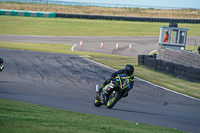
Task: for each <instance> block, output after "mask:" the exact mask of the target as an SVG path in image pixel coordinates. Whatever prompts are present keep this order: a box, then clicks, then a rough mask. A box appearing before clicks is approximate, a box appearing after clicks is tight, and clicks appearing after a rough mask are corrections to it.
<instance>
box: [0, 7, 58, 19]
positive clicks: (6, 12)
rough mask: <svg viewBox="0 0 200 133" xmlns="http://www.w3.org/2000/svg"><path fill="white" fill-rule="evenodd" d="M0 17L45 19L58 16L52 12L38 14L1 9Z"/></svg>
mask: <svg viewBox="0 0 200 133" xmlns="http://www.w3.org/2000/svg"><path fill="white" fill-rule="evenodd" d="M0 15H8V16H26V17H45V18H55V16H56V14H55V13H52V12H36V11H22V10H6V9H0Z"/></svg>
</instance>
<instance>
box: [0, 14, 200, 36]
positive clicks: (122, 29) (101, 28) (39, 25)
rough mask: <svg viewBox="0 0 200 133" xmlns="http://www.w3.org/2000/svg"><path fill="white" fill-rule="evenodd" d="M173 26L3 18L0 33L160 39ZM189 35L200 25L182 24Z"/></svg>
mask: <svg viewBox="0 0 200 133" xmlns="http://www.w3.org/2000/svg"><path fill="white" fill-rule="evenodd" d="M168 25H169V23H151V22H130V21H109V20H87V19H63V18H35V17H19V16H1V15H0V34H7V35H44V36H159V32H160V26H168ZM179 27H182V28H188V29H190V30H189V31H188V36H200V24H182V23H180V24H179Z"/></svg>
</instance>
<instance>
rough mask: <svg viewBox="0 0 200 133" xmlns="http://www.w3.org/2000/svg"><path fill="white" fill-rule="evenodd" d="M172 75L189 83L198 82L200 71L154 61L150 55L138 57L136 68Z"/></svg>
mask: <svg viewBox="0 0 200 133" xmlns="http://www.w3.org/2000/svg"><path fill="white" fill-rule="evenodd" d="M141 65H144V66H145V68H148V69H152V70H155V71H158V72H161V73H164V74H168V75H172V76H173V77H177V78H180V79H184V80H187V81H190V82H200V69H198V68H194V67H188V66H184V65H180V64H176V63H172V62H166V61H163V60H158V59H156V56H152V55H138V66H141Z"/></svg>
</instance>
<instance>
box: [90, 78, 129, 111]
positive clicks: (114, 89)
mask: <svg viewBox="0 0 200 133" xmlns="http://www.w3.org/2000/svg"><path fill="white" fill-rule="evenodd" d="M106 87H107V88H108V89H107V90H109V93H108V92H105V88H106ZM127 88H130V85H129V79H128V76H127V75H126V74H119V75H117V77H116V78H115V80H114V81H111V82H110V83H109V84H108V85H106V86H105V87H104V88H103V89H102V91H101V92H99V85H96V93H97V95H96V98H95V99H94V106H96V107H100V106H101V105H105V106H107V108H108V109H111V108H112V107H113V106H114V105H115V104H116V103H117V102H118V101H119V100H120V99H121V98H122V97H123V96H124V94H127V93H126V92H127V91H126V90H127Z"/></svg>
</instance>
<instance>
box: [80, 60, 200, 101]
mask: <svg viewBox="0 0 200 133" xmlns="http://www.w3.org/2000/svg"><path fill="white" fill-rule="evenodd" d="M79 57H82V56H79ZM82 58H84V59H86V60H88V61H90V62H93V63H96V64H98V65H101V66H104V67H106V68H109V69H112V70H115V71H117V69H114V68H111V67H109V66H106V65H104V64H101V63H99V62H96V61H93V60H90V59H88V58H85V57H82ZM135 78H136V79H138V80H141V81H143V82H146V83H148V84H150V85H153V86H156V87H159V88H161V89H163V90H166V91H169V92H172V93H175V94H178V95H182V96H185V97H188V98H191V99H194V100H198V101H200V99H197V98H194V97H191V96H188V95H185V94H182V93H179V92H176V91H172V90H170V89H167V88H165V87H162V86H159V85H156V84H154V83H151V82H149V81H146V80H143V79H141V78H138V77H135Z"/></svg>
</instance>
